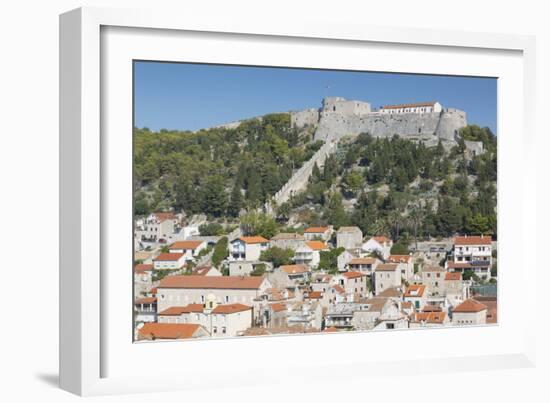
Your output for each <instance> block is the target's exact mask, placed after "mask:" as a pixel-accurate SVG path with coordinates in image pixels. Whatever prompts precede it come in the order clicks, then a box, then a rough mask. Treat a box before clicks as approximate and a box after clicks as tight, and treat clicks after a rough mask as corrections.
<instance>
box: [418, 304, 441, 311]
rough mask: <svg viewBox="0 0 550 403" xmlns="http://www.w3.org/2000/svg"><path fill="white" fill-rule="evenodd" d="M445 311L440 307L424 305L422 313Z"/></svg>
mask: <svg viewBox="0 0 550 403" xmlns="http://www.w3.org/2000/svg"><path fill="white" fill-rule="evenodd" d="M442 310H443V309H442V308H441V307H440V306H438V305H424V308H422V312H441V311H442Z"/></svg>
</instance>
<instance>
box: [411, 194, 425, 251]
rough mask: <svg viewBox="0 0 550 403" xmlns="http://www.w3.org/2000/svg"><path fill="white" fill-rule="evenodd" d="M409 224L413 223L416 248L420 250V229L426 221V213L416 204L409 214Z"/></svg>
mask: <svg viewBox="0 0 550 403" xmlns="http://www.w3.org/2000/svg"><path fill="white" fill-rule="evenodd" d="M408 219H409V222H410V223H411V226H412V230H413V234H414V247H415V249H416V250H418V227H419V225H420V224H421V223H422V220H423V219H424V212H423V211H422V209H421V208H420V206H419V205H418V204H414V205H413V206H412V208H411V210H410V212H409V217H408Z"/></svg>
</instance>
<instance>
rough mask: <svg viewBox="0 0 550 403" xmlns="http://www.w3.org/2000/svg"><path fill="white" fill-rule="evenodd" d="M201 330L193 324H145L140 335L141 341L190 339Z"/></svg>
mask: <svg viewBox="0 0 550 403" xmlns="http://www.w3.org/2000/svg"><path fill="white" fill-rule="evenodd" d="M200 328H201V326H200V325H196V324H191V323H145V324H144V325H143V327H142V328H141V329H139V331H138V334H139V338H140V339H190V338H192V337H193V336H194V335H195V333H196V332H197V331H198V330H199V329H200Z"/></svg>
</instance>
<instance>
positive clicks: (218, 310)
mask: <svg viewBox="0 0 550 403" xmlns="http://www.w3.org/2000/svg"><path fill="white" fill-rule="evenodd" d="M250 309H252V307H251V306H248V305H244V304H225V305H218V306H217V307H215V308H214V309H213V310H212V313H214V314H232V313H237V312H244V311H248V310H250Z"/></svg>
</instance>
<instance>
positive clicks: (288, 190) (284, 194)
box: [264, 141, 338, 215]
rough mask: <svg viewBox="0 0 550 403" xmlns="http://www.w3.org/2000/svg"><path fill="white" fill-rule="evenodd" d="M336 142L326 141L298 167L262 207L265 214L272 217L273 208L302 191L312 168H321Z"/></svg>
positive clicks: (335, 147)
mask: <svg viewBox="0 0 550 403" xmlns="http://www.w3.org/2000/svg"><path fill="white" fill-rule="evenodd" d="M337 146H338V141H328V142H326V143H325V144H323V146H322V147H321V148H320V149H319V150H317V151H316V152H315V154H313V156H312V157H311V158H310V159H309V160H308V161H307V162H306V163H304V165H302V166H301V167H300V169H298V170H297V171H296V172H294V174H293V175H292V176H291V177H290V179H289V180H288V181H287V182H286V183H285V184H284V185H283V186H282V187H281V189H279V191H278V192H277V193H275V194H274V195H273V196H272V197H271V200H270V201H268V202H266V203H265V205H264V211H265V212H266V213H267V214H270V215H273V213H274V208H275V207H276V206H280V205H281V204H283V203H284V202H286V201H288V200H289V199H290V198H291V197H292V196H293V195H295V194H297V193H298V192H300V191H302V190H304V189H305V188H306V187H307V184H308V182H309V178H310V177H311V174H312V173H313V167H314V166H315V164H317V167H318V168H322V167H323V166H324V164H325V161H326V159H327V158H328V156H329V155H331V154H332V153H334V152H335V151H336V149H337V148H338V147H337Z"/></svg>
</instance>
